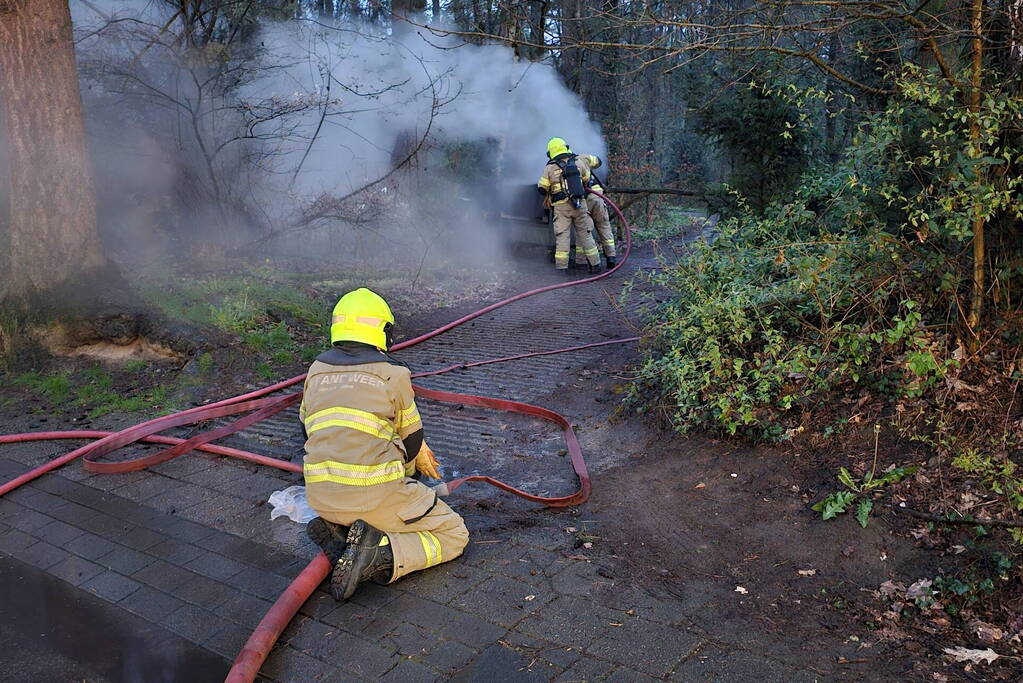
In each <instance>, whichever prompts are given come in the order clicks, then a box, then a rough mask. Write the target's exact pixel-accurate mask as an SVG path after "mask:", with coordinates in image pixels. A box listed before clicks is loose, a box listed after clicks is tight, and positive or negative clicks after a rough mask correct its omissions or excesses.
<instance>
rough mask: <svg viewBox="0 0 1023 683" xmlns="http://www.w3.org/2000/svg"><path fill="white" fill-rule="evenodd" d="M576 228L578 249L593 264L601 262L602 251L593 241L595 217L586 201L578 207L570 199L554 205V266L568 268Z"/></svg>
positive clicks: (561, 268) (560, 268)
mask: <svg viewBox="0 0 1023 683" xmlns="http://www.w3.org/2000/svg"><path fill="white" fill-rule="evenodd" d="M573 228H574V229H575V243H576V249H577V250H579V251H581V252H582V254H583V256H584V257H585V258H586V261H587V263H589V264H590V265H591V266H595V265H598V264H599V263H600V253H599V251H598V249H597V244H596V242H594V241H593V235H592V234H591V232H592V230H593V219H592V218H590V214H589V212H588V211H587V210H586V203H585V202H584V203H583V206H582V208H579V209H576V208H574V207H573V206H572V203H571V202H569V201H564V202H558V203H556V204H555V205H554V267H555V268H557V269H559V270H563V269H565V268H568V256H569V254H570V253H571V245H572V235H571V232H570V231H571V230H572V229H573Z"/></svg>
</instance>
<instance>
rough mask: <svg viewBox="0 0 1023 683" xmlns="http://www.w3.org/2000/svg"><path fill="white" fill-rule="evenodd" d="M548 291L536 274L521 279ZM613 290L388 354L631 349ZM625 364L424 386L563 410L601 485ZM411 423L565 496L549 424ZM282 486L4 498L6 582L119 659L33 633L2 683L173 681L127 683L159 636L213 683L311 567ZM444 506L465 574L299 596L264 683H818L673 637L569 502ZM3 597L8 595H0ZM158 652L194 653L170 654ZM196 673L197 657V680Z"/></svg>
mask: <svg viewBox="0 0 1023 683" xmlns="http://www.w3.org/2000/svg"><path fill="white" fill-rule="evenodd" d="M653 266H654V262H653V260H652V259H650V258H647V259H645V260H644V259H638V258H637V259H636V260H634V261H633V262H632V263H631V264H630V269H631V270H632V271H633V272H634V271H635V269H636V268H637V267H653ZM553 277H554V276H553V274H551V273H549V272H546V271H545V272H544V273H543V274H542V276H538V280H541V281H539V282H537V284H538V285H539V284H544V283H545V280H544V278H546V280H552V279H553ZM622 282H623V278H622V277H620V276H619V277H616V278H613V279H611V280H605V281H602V282H600V283H597V284H594V285H586V286H582V287H578V288H571V289H568V290H561V291H558V292H554V293H549V294H544V295H541V296H539V297H535V298H533V299H529V300H526V301H524V302H520V303H517V304H512V305H511V306H509V307H506V308H504V309H501V310H498V311H496V312H494V313H492V314H489V315H487V316H485V317H483V318H480V319H478V320H476V321H474V322H473V323H470V324H469V325H466V326H464V327H462V328H459V329H456V330H454V331H452V332H450V333H448V334H446V335H443V336H442V337H440V338H438V339H436V340H431V341H430V342H426V343H424V344H422V345H421V346H418V347H415V348H413V349H409V350H408V351H406V352H403V353H402V354H401V358H402V359H403V360H405V361H406V362H409V363H410V365H412V367H413V369H414V370H430V369H434V368H437V367H442V366H445V365H450V364H452V363H456V362H459V361H471V360H477V359H481V358H490V357H495V356H504V355H510V354H514V353H519V352H524V351H535V350H547V349H551V348H559V347H564V346H568V345H571V344H574V343H586V342H591V341H601V340H604V339H609V338H615V337H624V336H631V334H633V333H634V327H632V324H631V322H630V315H631V312H630V311H615V310H614V308H615V306H614V303H613V302H614V299H615V297H616V296H617V294H618V292H619V291H620V287H621V284H622ZM439 322H444V321H439ZM628 358H629V354H622V353H621V352H620V351H618V350H614V349H609V348H608V347H604V348H601V349H592V350H588V351H585V352H582V353H578V354H572V355H559V356H547V357H543V358H536V359H530V360H526V361H516V362H512V363H507V364H500V365H494V366H486V367H483V368H478V369H473V370H466V371H460V372H457V373H452V374H450V375H445V376H439V377H435V378H429V379H424V380H423V382H422V383H423V385H424V386H428V387H433V388H440V389H448V390H454V391H465V392H471V393H478V394H485V395H490V396H498V397H505V398H512V399H517V400H525V401H529V402H533V403H536V404H539V405H544V406H547V407H551V408H554V409H556V410H559V411H561V412H564V413H566V414H567V415H568V416H569V417H570V419H572V420H573V422H574V423H575V424H576V425H578V427H579V436H580V440H581V443H582V445H583V448H584V452H585V453H586V455H587V460H588V463H589V465H590V468H591V471H592V472H593V473H594V474H596V475H597V477H598V478H597V480H596V482H595V486H598V487H599V486H600V482H599V473H600V472H602V471H607V470H608V469H610V468H612V467H614V466H616V465H618V464H620V463H621V462H623V461H624V460H625V459H627V458H628V457H629V450H628V449H629V448H630V447H632V448H638V447H641V444H632V445H631V446H630V445H629V444H622V443H618V441H616V439H615V437H614V432H613V426H612V424H611V420H612V419H613V417H614V412H615V409H616V404H617V401H615V400H613V399H612V398H610V397H608V393H609V392H610V391H611V387H612V385H613V384H614V382H615V380H614V379H613V375H614V373H616V372H618V371H620V370H621V369H622V364H623V362H624V361H625V360H627V359H628ZM602 397H606V400H603V399H602ZM420 409H421V412H422V414H423V418H424V422H425V424H426V430H427V438H428V440H429V441H430V443H431V445H432V446H433V448H434V450H436V451H437V453H438V455H439V456H440V457H441V459H442V462H443V464H444V466H445V468H446V470H445V472H446V474H447V476H458V475H462V474H467V473H474V472H486V473H488V474H495V475H497V476H499V477H500V478H503V479H506V480H507V481H509V482H510V483H513V484H516V485H519V486H521V487H522V488H525V489H526V490H529V491H532V492H537V493H540V494H544V495H551V494H553V495H558V494H563V493H567V492H570V491H571V490H574V488H575V486H576V483H575V481H574V478H573V477H572V475H571V470H570V467H569V463H568V462H567V459H566V458H564V457H563V455H564V453H563V451H562V449H563V445H562V444H561V441H560V437H559V436H558V433H557V431H556V430H555V429H553V428H552V427H549V426H547V425H545V424H543V423H542V422H537V421H532V420H527V419H522V418H518V417H509V416H507V415H504V414H497V413H493V412H489V411H483V410H474V409H468V408H465V409H456V408H453V407H451V406H447V405H442V404H432V403H430V402H422V403H421V404H420ZM227 443H229V444H230V445H236V446H239V447H243V448H248V449H251V450H256V451H259V452H263V453H267V454H270V455H274V456H276V457H281V458H285V459H287V458H289V457H291V456H292V455H293V454H294V453H296V452H297V451H298V450H299V449H300V448H301V436H300V434H299V428H298V422H297V418H296V417H295V416H294V415H293V414H292V413H290V412H289V413H286V414H283V415H280V416H277V417H276V418H275V419H272V420H268V421H266V422H265V423H262V424H261V425H257V426H255V427H254V428H251V429H249V430H247V431H246V432H244V433H242V434H239V435H236V436H234V437H232V438H231V439H228V440H227ZM66 450H67V444H60V443H42V444H21V445H12V446H5V447H4V448H3V449H0V479H4V480H6V479H9V478H10V476H13V475H15V474H18V473H20V472H23V471H24V470H26V469H28V468H29V467H31V466H34V465H38V464H40V463H42V462H44V461H46V460H48V459H50V458H52V457H54V456H55V455H58V454H60V453H63V452H66ZM142 450H143V449H142V448H135V449H132V450H131V452H130V453H126V455H137V454H138V453H139V452H140V451H142ZM295 483H301V477H300V476H299V475H297V474H292V473H286V472H279V471H274V470H271V469H269V468H260V467H257V466H254V465H248V464H243V463H239V462H233V461H227V460H224V459H221V458H213V457H208V456H205V455H199V454H190V455H187V456H184V457H181V458H178V459H176V460H174V461H171V462H168V463H163V464H161V465H159V466H157V467H155V468H153V469H152V470H150V471H145V472H137V473H131V474H123V475H107V476H100V475H90V474H89V473H87V472H84V471H83V470H82V469H81V467H80V465H77V464H72V465H70V466H67V467H64V468H62V469H61V470H59V471H58V472H56V473H53V474H50V475H47V476H45V477H43V478H41V479H39V480H37V481H35V482H33V483H32V484H30V485H27V486H25V487H22V488H21V489H19V490H17V491H15V492H13V493H12V494H10V495H8V496H6V497H4V498H2V499H0V560H2V562H3V564H4V565H5V566H7V567H13V568H17V567H20V569H8V570H7V571H14V572H16V573H18V572H20V574H19V575H21V576H25V577H28V576H31V577H33V578H31V579H24V580H26V581H28V580H31V581H39V580H40V577H41V576H45V577H46V578H45V581H48V582H50V583H59V584H60V585H61V586H63V587H64V588H63V590H64V591H66V592H67V593H68V595H69V596H71V597H68V598H67V599H66V600H64V602H63V603H62V604H63V607H62V608H61V609H62V610H65V611H66V613H70V612H73V611H75V610H76V609H77V608H78V606H80V605H91V606H92V607H90V609H91V611H89V610H83V611H84V612H86V614H85V616H83V617H81V619H82V620H83V621H81V622H77V623H79V624H81V625H80V626H75V627H74V629H73V631H72V632H77V631H78V630H82V631H83V632H85V631H89V632H97V631H98V632H101V633H103V634H104V635H105V636H106V638H105V641H104V642H108V643H112V644H113V645H112V647H113V648H114V650H115V652H118V651H120V652H122V655H121V658H120V659H117V658H116V657H115V656H114V655H111V657H112V658H111V659H107V660H103V659H102V658H101V657H100V658H99V659H97V657H95V656H94V657H89V656H86V655H87V654H88V653H82V652H81V651H79V650H75V649H73V648H72V649H71V650H68V651H67V652H64V651H62V650H61V648H60V647H56V646H54V645H53V644H52V643H51V641H49V640H47V638H49V637H50V636H46V637H43V636H40V637H39V638H34V639H33V638H32V637H30V636H29V635H27V632H26V634H21V637H22V639H23V640H24V641H25V642H26V643H27V644H25V645H23V646H22V647H24V648H28V650H29V651H37V652H39V653H40V656H38V657H30V658H28V659H19V660H16V662H15V663H14V664H10V665H8V663H6V662H5V666H9V667H11V668H10V671H11V672H12V673H14V672H17V671H19V670H20V669H19V667H25V669H24V670H25V671H27V672H29V673H31V672H33V671H35V672H36V674H37V675H28V676H27V678H30V679H33V680H68V679H71V678H83V679H88V680H147V681H148V680H176V679H175V678H174V676H175V675H176V673H174V672H175V671H176V670H175V669H173V667H172V666H171V665H168V669H167V670H168V672H169V673H168V674H167V676H169V677H167V678H150V677H147V676H146V675H141V676H140V675H138V674H137V671H143V672H148V671H152V669H144V668H143V669H138V670H136V669H126V668H124V662H125V661H126V660H125V658H124V657H125V655H124V654H123V653H124V652H136V651H138V650H139V647H137V646H135V643H136V642H137V640H136V639H137V638H144V637H146V634H147V633H150V632H152V633H161V632H170V634H172V637H168V638H166V639H165V640H164V641H163V642H165V643H167V645H166V646H164V645H162V644H161V645H160V646H158V647H157V648H156V649H155V653H161V656H163V655H166V656H167V657H168V658H169V659H170V660H173V661H177V659H178V656H177V655H176V654H173V653H176V652H184V653H186V654H183V655H181V658H183V659H184V660H186V661H187V662H189V664H187V666H186V668H187V667H189V666H194V667H195V669H194V672H195V675H194V676H191V677H190V678H189V679H190V680H202V679H203V676H205V675H211V676H213V678H217V677H218V676H220V675H221V673H220V671H221V669H217V668H216V667H215V666H214V665H215V664H219V665H221V666H225V665H226V664H227V663H229V661H230V660H231V659H233V657H234V656H235V654H237V652H238V650H239V649H240V647H241V646H242V644H243V643H244V642H245V639H246V638H247V637H248V635H249V633H250V632H251V630H252V629H253V628H254V627H255V625H256V624H257V623H258V622H259V620H260V618H261V617H262V616H263V614H264V613H265V612H266V610H267V609H269V607H270V605H271V603H272V601H273V600H274V599H275V598H276V597H277V595H279V593H280V592H281V591H282V590H283V589H284V588H285V586H287V584H288V583H289V582H290V580H291V579H292V578H293V577H294V576H296V575H297V574H298V572H299V571H300V570H301V568H302V567H304V566H305V564H306V563H307V562H308V560H309V559H310V558H311V557H312V556H313V555H314V554H315V552H316V550H315V548H314V547H313V546H312V545H311V544H310V542H309V541H308V540H307V539H306V538H305V535H304V533H303V529H304V527H300V526H299V525H296V524H294V523H292V522H290V521H288V520H286V519H278V520H276V521H274V522H270V520H269V507H268V506H267V505H266V504H265V501H266V499H267V497H268V496H269V494H270V493H271V492H272V491H275V490H278V489H282V488H285V487H287V486H289V485H291V484H295ZM449 502H450V503H451V504H452V505H453V507H454V508H455V509H456V510H457V511H458V512H460V513H461V514H463V515H464V516H465V518H466V522H467V525H468V527H469V529H470V532H471V533H472V538H471V539H470V543H469V546H468V548H467V549H466V552H465V555H464V556H463V557H462V558H460V559H458V560H456V561H454V562H451V563H447V564H444V565H442V566H440V567H437V568H435V569H432V570H429V571H425V572H420V573H417V574H414V575H411V576H409V577H406V578H405V579H403V580H401V581H400V582H398V583H396V584H394V585H392V586H387V587H378V586H365V587H361V588H360V590H359V592H358V593H356V595H355V597H354V598H353V600H352V601H351V602H349V603H347V604H343V605H339V604H338V603H336V602H335V601H334V600H332V599H331V598H330V597H329V595H328V594H327V593H326V592H324V591H323V590H322V589H321V590H319V591H317V592H316V593H315V594H314V596H313V597H312V599H311V600H310V601H309V602H308V603H307V604H306V605H305V606H304V607H303V608H302V610H301V614H300V616H299V617H298V618H297V619H296V620H295V621H294V622H293V623H292V624H291V626H289V628H288V629H287V630H286V631H285V633H284V634H283V636H282V637H281V639H280V642H279V645H278V646H277V647H276V648H275V650H274V651H273V652H272V653H271V656H270V657H269V659H268V660H267V662H266V664H265V666H264V668H263V670H262V675H263V676H264V677H265V678H266V679H269V680H276V681H321V680H322V681H326V680H330V681H334V680H345V681H347V680H369V679H372V680H394V681H432V680H438V679H451V680H459V681H484V680H486V681H489V680H523V681H531V680H537V681H543V680H560V681H583V680H621V681H626V680H627V681H637V680H667V679H673V680H722V679H729V680H758V681H769V680H778V681H793V680H815V679H816V678H817V676H815V675H813V674H811V673H808V672H805V671H798V670H796V669H795V668H792V667H791V666H790V665H788V664H785V663H783V662H778V661H774V660H772V659H770V658H768V657H765V656H764V655H763V653H758V652H756V651H755V650H751V649H749V648H748V647H746V646H744V645H735V644H730V643H722V642H720V641H716V640H713V639H711V638H709V637H708V636H707V635H706V634H704V633H702V632H701V631H699V630H697V629H694V628H692V627H691V625H690V621H689V619H688V618H687V616H686V611H687V609H689V608H688V607H687V606H686V604H685V603H684V602H683V601H682V600H680V599H678V598H675V597H673V596H671V595H665V594H655V593H650V592H647V591H646V590H644V589H643V588H641V587H640V586H639V585H638V583H636V582H634V581H632V580H630V577H628V576H627V575H619V573H618V570H617V569H616V568H615V562H614V558H613V553H612V552H611V551H610V550H609V549H602V548H600V547H599V544H597V546H596V547H589V546H587V545H586V543H587V542H588V540H587V538H588V537H587V536H586V534H587V533H597V534H599V523H598V522H597V521H596V520H592V519H589V518H588V516H587V511H586V507H585V506H583V507H582V508H580V509H570V510H563V511H549V510H543V509H539V508H537V507H536V506H534V505H531V504H528V503H525V502H524V501H521V500H520V499H516V498H513V497H511V496H509V495H507V494H504V493H501V492H498V491H496V490H495V489H492V488H489V487H482V486H477V487H475V488H471V487H470V485H467V486H466V487H463V489H460V490H459V491H458V492H457V493H456V494H455V495H454V496H453V497H452V498H451V499H449ZM594 530H596V531H594ZM5 556H6V557H5ZM7 558H14V560H10V559H7ZM26 565H27V567H26ZM28 567H31V568H32V569H31V570H29V569H28ZM0 578H2V577H0ZM3 583H4V585H5V590H6V586H8V585H10V584H8V582H7V581H4V582H3ZM15 585H17V584H15ZM33 590H36V589H33ZM39 590H42V589H39ZM27 594H28V592H27V591H26V595H27ZM37 594H38V591H37ZM12 604H13V603H12ZM35 604H36V600H34V599H31V598H30V597H25V598H24V599H23V600H22V602H21V603H19V605H20V606H19V607H18V608H17V613H18V614H21V615H22V616H10V617H4V619H3V620H4V622H6V623H8V624H9V625H10V623H11V621H12V620H14V621H15V622H17V623H19V624H21V623H26V619H29V618H30V617H27V616H24V615H26V614H27V613H28V611H30V610H31V609H32V605H35ZM96 605H99V607H96ZM64 613H65V612H61V614H64ZM76 618H77V617H76ZM28 623H34V622H28ZM68 623H69V625H73V624H74V623H75V622H72V621H69V622H68ZM139 624H143V625H144V626H141V627H140V626H139ZM8 630H12V629H10V628H8ZM14 630H16V629H14ZM35 630H39V629H38V628H36V629H35ZM44 631H45V629H44ZM4 634H5V636H4V637H5V638H7V637H11V636H8V635H7V631H4ZM174 643H183V644H182V645H180V647H185V648H192V649H191V650H176V649H174V648H176V647H179V646H178V645H173V644H174ZM161 648H162V649H161ZM88 649H89V650H90V651H91V650H93V649H100V647H99V646H96V647H92V648H88ZM147 649H148V648H147ZM44 651H48V652H56V653H59V657H57V658H55V659H54V660H53V661H52V662H50V663H47V664H46V666H51V667H54V668H51V669H37V670H34V669H32V668H31V667H32V666H34V665H36V664H34V663H33V662H35V661H36V660H42V659H43V656H42V653H43V652H44ZM196 652H199V653H200V654H201V656H200V655H196V654H195V653H196ZM187 653H192V654H187ZM154 656H155V655H154ZM147 661H148V660H147ZM207 661H212V662H213V663H212V664H209V665H208V667H209V668H207V664H206V662H207ZM19 662H20V663H19ZM149 665H150V664H147V663H145V662H143V663H141V664H139V666H149ZM38 666H43V664H38ZM62 667H65V668H62ZM119 667H120V668H119ZM18 677H20V676H18Z"/></svg>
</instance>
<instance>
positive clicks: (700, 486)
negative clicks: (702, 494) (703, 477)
mask: <svg viewBox="0 0 1023 683" xmlns="http://www.w3.org/2000/svg"><path fill="white" fill-rule="evenodd" d="M693 488H694V489H705V488H707V485H706V484H704V483H703V482H702V481H701V482H700V483H699V484H697V485H696V486H694V487H693Z"/></svg>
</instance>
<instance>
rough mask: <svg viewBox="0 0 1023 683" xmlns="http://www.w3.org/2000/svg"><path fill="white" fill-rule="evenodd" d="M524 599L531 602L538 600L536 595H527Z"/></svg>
mask: <svg viewBox="0 0 1023 683" xmlns="http://www.w3.org/2000/svg"><path fill="white" fill-rule="evenodd" d="M522 599H523V600H525V601H526V602H529V601H531V600H536V596H535V595H527V596H526V597H524V598H522Z"/></svg>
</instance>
